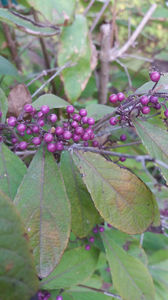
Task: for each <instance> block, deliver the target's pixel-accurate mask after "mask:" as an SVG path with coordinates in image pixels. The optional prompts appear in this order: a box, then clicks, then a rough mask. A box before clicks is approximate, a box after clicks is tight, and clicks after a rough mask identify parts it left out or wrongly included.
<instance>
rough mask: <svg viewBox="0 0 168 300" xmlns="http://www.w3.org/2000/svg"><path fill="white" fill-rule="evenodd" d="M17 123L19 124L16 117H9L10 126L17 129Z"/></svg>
mask: <svg viewBox="0 0 168 300" xmlns="http://www.w3.org/2000/svg"><path fill="white" fill-rule="evenodd" d="M16 123H17V120H16V118H15V117H9V119H8V125H9V126H11V127H15V125H16Z"/></svg>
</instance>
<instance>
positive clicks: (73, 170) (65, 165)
mask: <svg viewBox="0 0 168 300" xmlns="http://www.w3.org/2000/svg"><path fill="white" fill-rule="evenodd" d="M61 171H62V174H63V177H64V181H65V186H66V190H67V194H68V197H69V200H70V202H71V210H72V225H71V226H72V231H73V233H74V234H75V235H76V236H78V237H80V238H82V237H85V236H87V235H88V233H89V232H90V231H91V229H92V228H93V226H94V225H95V224H96V223H99V222H100V216H99V214H98V212H97V210H96V208H95V206H94V204H93V202H92V199H91V197H90V194H89V193H88V191H87V189H86V186H85V185H84V183H83V180H82V178H81V176H80V173H79V171H78V169H77V167H76V166H75V164H74V162H73V160H72V157H71V155H70V153H69V152H68V151H66V152H63V153H62V155H61Z"/></svg>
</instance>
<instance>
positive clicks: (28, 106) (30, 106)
mask: <svg viewBox="0 0 168 300" xmlns="http://www.w3.org/2000/svg"><path fill="white" fill-rule="evenodd" d="M24 111H25V112H28V113H31V112H33V106H32V105H31V104H26V105H25V106H24Z"/></svg>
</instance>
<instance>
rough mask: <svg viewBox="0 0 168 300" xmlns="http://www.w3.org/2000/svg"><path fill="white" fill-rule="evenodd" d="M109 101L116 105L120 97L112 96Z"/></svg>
mask: <svg viewBox="0 0 168 300" xmlns="http://www.w3.org/2000/svg"><path fill="white" fill-rule="evenodd" d="M109 101H110V102H111V103H116V102H117V101H118V97H117V95H116V94H111V95H110V97H109Z"/></svg>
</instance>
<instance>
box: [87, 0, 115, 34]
mask: <svg viewBox="0 0 168 300" xmlns="http://www.w3.org/2000/svg"><path fill="white" fill-rule="evenodd" d="M110 1H111V0H106V2H105V3H104V5H103V7H102V9H101V10H100V12H99V13H98V14H97V17H96V19H95V20H94V22H93V24H92V26H91V28H90V32H92V31H93V30H94V29H95V27H96V25H97V23H98V22H99V19H100V18H101V16H102V14H103V13H104V11H105V9H106V8H107V6H108V5H109V3H110Z"/></svg>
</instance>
